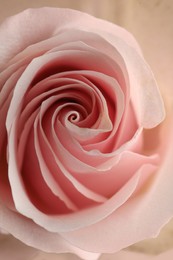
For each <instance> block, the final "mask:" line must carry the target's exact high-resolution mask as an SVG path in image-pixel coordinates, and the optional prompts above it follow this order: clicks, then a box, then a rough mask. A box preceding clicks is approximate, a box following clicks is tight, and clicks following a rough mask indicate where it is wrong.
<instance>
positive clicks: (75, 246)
mask: <svg viewBox="0 0 173 260" xmlns="http://www.w3.org/2000/svg"><path fill="white" fill-rule="evenodd" d="M0 43H1V44H0V91H1V92H0V118H1V120H0V134H1V138H0V227H1V228H2V229H3V230H6V231H7V232H9V233H10V234H12V235H13V236H15V237H16V238H18V239H19V240H21V241H23V242H24V243H26V244H27V245H30V246H32V247H35V248H38V249H41V250H43V251H46V252H52V253H63V252H71V253H75V254H77V255H78V256H80V257H82V258H83V259H97V258H98V256H99V254H100V253H113V252H117V251H119V250H121V249H122V248H125V247H127V246H129V245H131V244H133V243H135V242H137V241H140V240H143V239H145V238H149V237H154V236H156V235H157V234H158V232H159V231H160V229H161V228H162V226H163V225H164V224H165V223H167V222H168V221H169V219H170V218H171V216H172V215H173V208H172V206H171V205H170V204H171V200H172V199H171V196H172V178H173V176H172V170H171V169H172V168H171V167H172V166H173V165H172V153H173V151H172V149H173V148H172V139H171V138H172V136H171V131H170V127H171V124H172V122H171V119H170V118H171V117H170V116H169V113H168V112H167V111H168V109H167V110H166V115H167V117H166V119H165V120H164V118H165V110H164V105H163V100H162V97H161V94H160V92H159V89H158V87H157V84H156V81H155V79H154V76H153V74H152V72H151V70H150V68H149V66H148V65H147V64H146V62H145V60H144V58H143V56H142V53H141V50H140V48H139V46H138V44H137V43H136V41H135V40H134V38H133V36H132V35H131V34H130V33H128V32H127V31H125V30H124V29H123V28H120V27H118V26H116V25H113V24H111V23H109V22H106V21H103V20H100V19H97V18H95V17H92V16H90V15H88V14H85V13H81V12H78V11H74V10H68V9H54V8H42V9H33V10H26V11H24V12H22V13H20V14H18V15H16V16H14V17H11V18H9V19H7V20H6V21H5V22H4V23H3V24H2V25H1V27H0Z"/></svg>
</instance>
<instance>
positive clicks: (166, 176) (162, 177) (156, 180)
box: [61, 119, 173, 253]
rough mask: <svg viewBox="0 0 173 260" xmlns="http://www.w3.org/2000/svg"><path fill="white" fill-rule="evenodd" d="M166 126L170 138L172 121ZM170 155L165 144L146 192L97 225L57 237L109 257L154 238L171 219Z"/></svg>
mask: <svg viewBox="0 0 173 260" xmlns="http://www.w3.org/2000/svg"><path fill="white" fill-rule="evenodd" d="M168 122H169V126H168V125H167V126H168V127H167V130H165V131H167V132H163V133H162V134H163V135H166V136H169V138H170V135H169V134H170V131H171V129H172V125H173V123H172V119H170V120H168ZM168 122H167V123H168ZM162 138H163V136H162ZM172 154H173V147H172V140H169V146H168V147H167V150H166V152H165V151H164V158H165V160H164V162H163V164H162V165H161V167H160V168H159V171H158V172H157V174H156V175H154V176H153V182H152V183H151V184H152V185H151V186H149V187H148V188H147V192H144V193H142V192H141V194H140V195H139V196H136V197H134V198H133V199H131V200H129V201H127V202H126V204H124V205H123V206H122V207H120V208H119V209H118V210H116V211H115V212H114V213H113V214H111V215H110V216H109V217H108V218H105V219H104V220H102V221H101V222H99V223H97V224H94V225H92V226H90V227H86V228H84V229H80V230H79V231H73V232H70V233H69V232H68V233H61V235H62V236H63V237H64V238H65V239H67V240H68V241H69V242H71V243H72V244H74V245H75V244H78V246H80V248H83V249H85V250H88V249H90V250H92V251H93V252H98V251H99V252H109V253H110V252H112V253H113V252H115V251H119V250H121V249H122V248H123V247H127V246H129V245H130V244H133V243H135V242H137V241H140V240H143V239H146V238H148V237H155V236H157V235H158V233H159V231H160V229H161V228H162V227H163V226H164V225H165V224H166V223H167V222H168V221H169V220H170V219H171V218H172V212H173V206H171V205H173V204H172V196H173V194H172V193H173V190H172V188H171V187H172V183H173V175H172ZM151 180H152V178H151ZM158 201H159V203H158ZM163 213H164V215H163ZM143 216H145V218H144V217H143ZM148 227H150V228H148ZM81 234H82V237H83V240H82V241H81V240H80V236H81ZM101 234H107V238H109V239H105V236H104V239H103V240H102V238H101ZM91 237H92V239H93V240H92V241H91ZM89 238H90V239H89ZM90 242H91V243H90Z"/></svg>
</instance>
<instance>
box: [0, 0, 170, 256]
mask: <svg viewBox="0 0 173 260" xmlns="http://www.w3.org/2000/svg"><path fill="white" fill-rule="evenodd" d="M42 6H52V7H63V8H64V7H65V8H73V9H77V10H81V11H83V12H87V13H90V14H92V15H94V16H97V17H100V18H102V19H106V20H109V21H111V22H113V23H117V24H119V25H121V26H123V27H125V28H126V29H128V30H129V31H130V32H131V33H132V34H133V35H134V36H135V38H136V39H137V41H138V42H139V44H140V46H141V48H142V51H143V53H144V56H145V59H146V60H147V62H148V63H149V65H150V66H151V68H152V70H153V72H154V74H155V77H156V80H157V81H158V84H159V86H160V89H161V92H162V94H163V95H165V93H167V94H169V95H168V96H170V98H172V97H173V77H172V69H173V66H172V61H173V1H172V0H148V1H147V0H0V22H2V21H3V20H4V19H5V17H7V16H10V15H13V14H16V13H18V12H20V11H22V10H24V9H26V8H30V7H32V8H36V7H42ZM21 26H22V25H21ZM4 248H6V251H8V252H9V250H10V249H11V250H12V251H11V252H13V250H14V251H15V252H20V253H21V252H24V253H25V256H28V258H27V257H26V259H38V260H46V259H52V260H54V259H56V260H58V259H64V260H65V259H71V260H75V259H77V258H76V257H73V256H70V258H69V255H66V256H59V257H60V258H59V257H58V258H57V256H53V255H52V256H51V258H50V257H49V256H48V255H47V256H45V255H43V254H42V253H39V255H37V256H36V255H35V254H36V253H35V251H33V250H32V249H31V250H30V251H27V250H26V248H25V246H23V245H22V244H20V243H18V242H17V241H16V240H14V239H12V240H10V243H9V236H6V237H5V238H4V237H0V252H2V250H3V249H4ZM19 248H20V250H19ZM171 248H173V221H172V222H170V223H169V224H168V225H167V226H166V227H165V228H164V229H163V230H162V232H161V234H160V235H159V237H158V238H156V239H150V240H147V241H143V242H141V243H138V244H137V245H134V246H132V247H130V248H128V250H131V251H139V252H144V253H147V254H149V255H156V254H158V253H162V252H164V251H166V250H169V249H171ZM25 251H27V253H26V252H25ZM6 254H7V252H5V251H4V257H2V254H1V255H0V259H7V257H6ZM27 254H28V255H27ZM20 255H21V256H22V254H18V256H17V258H15V256H14V255H13V256H11V258H8V259H13V260H20V259H21V260H22V259H24V258H23V257H22V258H20ZM34 256H36V258H33V257H34ZM1 257H2V258H1ZM127 258H128V257H127ZM127 258H126V257H125V256H124V258H121V256H119V258H118V257H116V258H115V256H113V255H112V256H111V255H110V256H103V258H101V260H102V259H105V260H109V259H111V260H112V259H116V260H119V259H122V260H125V259H127ZM128 259H129V258H128ZM132 259H134V257H133V256H132ZM137 259H139V258H137ZM140 259H141V260H143V259H144V258H140ZM149 259H150V258H149ZM152 259H153V258H152ZM154 259H155V257H154ZM158 259H160V258H158ZM164 259H166V260H171V258H170V256H166V255H165V256H164Z"/></svg>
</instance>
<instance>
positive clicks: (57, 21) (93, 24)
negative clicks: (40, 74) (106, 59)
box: [0, 7, 137, 65]
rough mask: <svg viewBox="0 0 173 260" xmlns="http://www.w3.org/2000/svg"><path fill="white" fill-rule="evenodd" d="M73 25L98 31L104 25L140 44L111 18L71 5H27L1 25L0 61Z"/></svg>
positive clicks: (114, 32) (131, 41) (124, 37)
mask: <svg viewBox="0 0 173 260" xmlns="http://www.w3.org/2000/svg"><path fill="white" fill-rule="evenodd" d="M49 17H51V19H49ZM38 20H39V26H35V24H38ZM21 24H23V26H21ZM25 28H27V30H26V29H25ZM70 28H73V29H74V28H76V29H83V28H85V30H90V29H91V28H92V29H94V30H95V31H97V30H99V29H100V28H105V29H106V31H107V32H110V33H113V34H115V35H118V36H119V37H121V38H123V39H125V40H126V41H128V42H129V44H131V45H132V46H135V47H136V48H137V44H136V42H135V41H134V39H133V37H132V36H131V35H130V34H129V33H128V32H126V31H125V30H123V29H122V28H119V27H118V26H116V25H113V24H111V23H109V22H106V21H105V22H103V21H102V20H100V21H99V20H98V19H96V18H94V17H92V16H90V15H88V14H83V13H80V12H79V11H75V10H70V9H69V10H68V9H53V8H48V7H46V8H40V9H28V10H26V11H24V12H22V13H20V14H18V15H16V16H13V17H11V18H8V19H6V20H5V22H4V23H3V24H2V25H1V28H0V35H1V38H0V42H1V49H0V53H1V65H4V64H5V62H7V61H8V60H9V59H10V58H11V57H13V56H14V55H16V54H17V53H18V52H21V51H22V50H23V49H25V48H26V47H27V46H29V45H32V44H34V43H37V42H39V41H43V40H45V39H47V38H50V37H51V36H54V35H56V34H57V33H58V32H61V31H62V30H64V29H70ZM16 35H17V37H16Z"/></svg>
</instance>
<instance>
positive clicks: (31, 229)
mask: <svg viewBox="0 0 173 260" xmlns="http://www.w3.org/2000/svg"><path fill="white" fill-rule="evenodd" d="M11 219H13V221H14V222H15V223H16V225H14V224H13V223H14V222H13V221H11ZM0 226H3V227H4V228H5V229H6V230H10V233H11V234H13V235H15V237H16V238H18V239H20V240H22V241H25V243H26V244H27V245H28V246H33V247H34V248H37V249H40V250H42V251H44V252H48V253H49V252H51V253H58V254H59V253H74V254H76V255H78V256H79V257H81V258H82V259H84V260H88V259H91V260H97V259H98V258H99V256H100V254H98V253H96V254H95V253H90V252H86V251H83V250H81V249H80V248H77V247H74V246H73V245H70V244H69V243H68V242H66V241H65V240H64V239H63V238H61V236H60V235H58V234H56V233H49V232H48V231H46V230H45V229H44V228H41V227H39V226H38V225H36V224H35V223H34V222H32V221H31V220H30V219H28V218H25V217H22V216H21V215H18V214H17V213H15V212H13V211H11V210H9V209H8V208H6V207H4V206H3V205H2V204H1V205H0ZM49 242H51V245H48V244H49ZM14 243H16V242H14ZM15 247H16V246H15ZM8 249H9V248H8ZM31 252H32V249H31ZM22 259H23V258H22ZM9 260H11V259H9ZM16 260H18V259H16Z"/></svg>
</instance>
